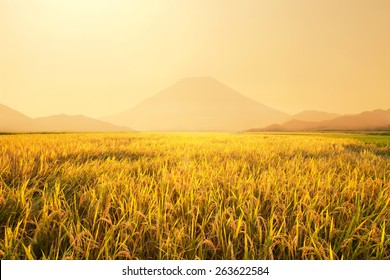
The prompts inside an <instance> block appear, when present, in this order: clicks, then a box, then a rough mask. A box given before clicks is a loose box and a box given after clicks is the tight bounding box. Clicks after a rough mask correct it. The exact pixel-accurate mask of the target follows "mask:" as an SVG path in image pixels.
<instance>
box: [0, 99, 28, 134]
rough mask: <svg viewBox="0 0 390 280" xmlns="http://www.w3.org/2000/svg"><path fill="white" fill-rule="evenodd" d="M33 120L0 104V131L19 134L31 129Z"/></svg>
mask: <svg viewBox="0 0 390 280" xmlns="http://www.w3.org/2000/svg"><path fill="white" fill-rule="evenodd" d="M33 123H34V120H33V119H32V118H30V117H27V116H26V115H23V114H22V113H19V112H18V111H15V110H14V109H11V108H9V107H7V106H4V105H2V104H0V131H2V132H10V131H13V132H20V131H27V130H29V129H32V128H33V126H34V125H33Z"/></svg>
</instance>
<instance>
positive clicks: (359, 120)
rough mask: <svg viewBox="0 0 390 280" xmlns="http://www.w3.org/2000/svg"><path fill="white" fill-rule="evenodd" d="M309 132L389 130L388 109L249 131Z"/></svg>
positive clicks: (288, 123)
mask: <svg viewBox="0 0 390 280" xmlns="http://www.w3.org/2000/svg"><path fill="white" fill-rule="evenodd" d="M310 130H312V131H313V130H390V109H389V110H380V109H378V110H374V111H367V112H362V113H360V114H356V115H345V116H341V117H337V118H334V119H332V120H327V121H321V122H307V121H299V120H291V121H288V122H285V123H283V124H281V125H270V126H267V127H264V128H260V129H252V130H251V131H310Z"/></svg>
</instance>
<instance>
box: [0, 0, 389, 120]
mask: <svg viewBox="0 0 390 280" xmlns="http://www.w3.org/2000/svg"><path fill="white" fill-rule="evenodd" d="M389 14H390V2H389V1H384V0H378V1H375V2H368V1H363V0H354V1H353V0H344V1H336V0H330V1H309V0H299V1H289V0H276V1H255V0H250V1H245V3H241V2H237V1H222V0H218V1H212V2H210V1H204V0H202V1H179V0H170V1H164V2H161V1H142V2H135V1H122V0H118V1H103V0H101V1H98V0H96V1H92V0H84V1H76V0H68V1H49V0H37V1H27V0H22V1H11V0H0V45H1V50H2V51H1V52H0V104H4V105H6V106H9V107H10V108H13V109H15V110H18V111H19V112H22V113H23V114H26V115H27V116H29V117H32V118H36V117H42V116H48V115H54V114H61V113H64V114H69V115H78V114H82V115H86V116H91V117H102V116H108V115H112V114H117V113H121V112H124V111H127V110H129V109H131V108H133V107H135V106H136V105H137V104H139V103H140V102H142V101H143V100H145V99H147V98H149V97H151V96H153V95H155V94H157V93H159V92H161V91H162V90H165V89H166V88H168V87H170V86H171V85H172V84H174V83H176V82H177V81H178V80H180V79H182V78H187V77H203V76H210V77H213V78H215V79H217V80H219V81H221V82H222V83H224V84H226V85H228V86H229V87H231V88H233V89H235V90H237V91H238V92H240V93H242V94H243V95H245V96H247V97H248V98H251V99H253V100H255V101H258V102H260V103H262V104H264V105H266V106H269V107H272V108H274V109H277V110H280V111H283V112H286V113H290V114H295V113H299V112H301V111H303V110H310V109H313V110H321V111H326V112H329V113H339V114H344V113H350V114H351V113H360V112H362V111H370V110H374V109H378V108H380V109H388V108H390V82H389V79H388V77H389V76H390V53H389V51H388V50H389V49H390V33H389V32H387V31H388V30H390V17H389V16H388V15H389Z"/></svg>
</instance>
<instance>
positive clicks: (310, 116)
mask: <svg viewBox="0 0 390 280" xmlns="http://www.w3.org/2000/svg"><path fill="white" fill-rule="evenodd" d="M340 116H341V115H339V114H332V113H328V112H323V111H316V110H305V111H302V112H300V113H298V114H295V115H292V116H291V119H292V120H299V121H309V122H320V121H325V120H331V119H334V118H337V117H340Z"/></svg>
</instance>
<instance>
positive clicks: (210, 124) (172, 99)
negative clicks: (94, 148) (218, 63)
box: [104, 77, 289, 131]
mask: <svg viewBox="0 0 390 280" xmlns="http://www.w3.org/2000/svg"><path fill="white" fill-rule="evenodd" d="M288 117H289V115H288V114H286V113H283V112H280V111H277V110H275V109H272V108H270V107H267V106H265V105H263V104H260V103H258V102H256V101H254V100H252V99H250V98H247V97H246V96H244V95H242V94H240V93H238V92H237V91H235V90H233V89H232V88H230V87H228V86H226V85H224V84H222V83H220V82H218V81H217V80H215V79H213V78H210V77H202V78H187V79H183V80H180V81H179V82H177V83H175V84H174V85H172V86H171V87H169V88H167V89H166V90H163V91H162V92H160V93H158V94H156V95H154V96H152V97H150V98H148V99H146V100H144V101H143V102H141V103H140V104H139V105H137V106H136V107H134V108H133V109H131V110H129V111H127V112H125V113H122V114H119V115H115V116H111V117H107V118H104V119H105V120H107V121H110V122H112V123H116V124H121V125H127V126H130V127H133V128H135V129H137V130H143V131H196V130H199V131H238V130H243V129H247V128H249V127H259V126H264V125H267V124H271V123H275V122H283V121H285V120H287V119H288Z"/></svg>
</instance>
